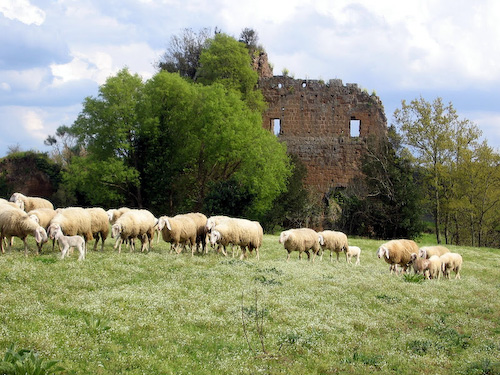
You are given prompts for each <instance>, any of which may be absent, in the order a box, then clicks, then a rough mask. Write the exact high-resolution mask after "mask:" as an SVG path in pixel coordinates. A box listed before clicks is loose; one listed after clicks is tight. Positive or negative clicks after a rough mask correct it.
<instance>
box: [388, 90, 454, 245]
mask: <svg viewBox="0 0 500 375" xmlns="http://www.w3.org/2000/svg"><path fill="white" fill-rule="evenodd" d="M394 120H395V123H396V125H398V126H399V129H400V131H401V132H402V134H403V139H404V142H405V143H406V144H407V145H408V146H409V147H410V149H411V151H412V152H413V154H414V155H415V158H416V161H417V163H418V164H419V165H420V166H421V167H423V168H424V169H425V170H426V171H427V172H428V178H427V181H426V184H427V186H429V188H430V191H429V202H430V205H431V207H432V215H433V218H434V224H435V233H436V240H437V242H438V243H441V232H440V227H441V225H442V210H441V201H442V197H441V194H442V191H443V186H444V185H445V180H446V179H447V167H446V166H447V165H449V164H450V161H451V156H452V154H451V152H452V149H453V136H454V127H455V124H456V122H457V121H458V120H459V119H458V115H457V113H456V110H455V109H454V108H453V105H452V104H451V103H449V104H448V105H447V106H445V105H444V104H443V101H442V99H441V98H436V99H435V100H434V101H433V102H432V103H429V102H427V101H426V100H425V99H424V98H422V97H420V98H419V99H414V100H412V101H411V102H410V103H407V102H406V101H405V100H403V101H402V103H401V108H399V109H396V111H395V112H394Z"/></svg>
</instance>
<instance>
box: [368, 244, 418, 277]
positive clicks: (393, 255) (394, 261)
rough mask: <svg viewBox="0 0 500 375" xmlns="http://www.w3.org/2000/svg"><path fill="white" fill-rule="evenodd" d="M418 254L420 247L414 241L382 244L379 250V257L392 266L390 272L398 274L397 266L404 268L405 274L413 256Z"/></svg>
mask: <svg viewBox="0 0 500 375" xmlns="http://www.w3.org/2000/svg"><path fill="white" fill-rule="evenodd" d="M417 253H418V245H417V244H416V243H415V241H412V240H405V239H401V240H391V241H389V242H386V243H384V244H382V245H381V246H380V247H379V248H378V250H377V257H379V258H384V260H385V261H386V262H387V263H389V264H390V267H389V270H390V271H391V274H392V272H393V271H395V272H396V273H398V270H397V266H398V265H400V266H401V267H403V271H402V272H403V273H405V272H406V269H407V268H408V263H409V262H410V260H411V254H417Z"/></svg>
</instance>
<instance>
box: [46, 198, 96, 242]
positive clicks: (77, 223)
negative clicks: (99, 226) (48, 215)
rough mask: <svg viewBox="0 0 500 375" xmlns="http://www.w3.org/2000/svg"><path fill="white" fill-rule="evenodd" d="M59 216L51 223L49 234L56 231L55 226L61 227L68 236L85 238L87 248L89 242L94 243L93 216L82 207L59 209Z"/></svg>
mask: <svg viewBox="0 0 500 375" xmlns="http://www.w3.org/2000/svg"><path fill="white" fill-rule="evenodd" d="M56 211H57V214H56V215H55V216H54V217H53V218H52V220H51V221H50V225H49V229H48V234H49V236H50V234H51V232H52V231H54V230H56V226H55V224H57V225H59V226H60V227H61V230H62V232H63V233H64V234H65V235H67V236H76V235H77V234H78V235H80V236H83V238H84V239H85V246H86V245H87V242H88V241H92V240H93V239H94V236H93V235H92V215H91V214H90V212H88V211H87V210H86V209H84V208H81V207H68V208H61V209H57V210H56Z"/></svg>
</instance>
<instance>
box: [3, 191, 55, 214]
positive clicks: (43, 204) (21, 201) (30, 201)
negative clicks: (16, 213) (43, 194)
mask: <svg viewBox="0 0 500 375" xmlns="http://www.w3.org/2000/svg"><path fill="white" fill-rule="evenodd" d="M9 200H10V201H11V202H15V203H16V204H18V205H19V207H20V208H21V210H24V211H26V212H29V211H31V210H36V209H37V208H52V209H54V205H53V204H52V202H50V201H49V200H47V199H45V198H38V197H27V196H26V195H23V194H21V193H14V194H12V195H11V197H10V199H9Z"/></svg>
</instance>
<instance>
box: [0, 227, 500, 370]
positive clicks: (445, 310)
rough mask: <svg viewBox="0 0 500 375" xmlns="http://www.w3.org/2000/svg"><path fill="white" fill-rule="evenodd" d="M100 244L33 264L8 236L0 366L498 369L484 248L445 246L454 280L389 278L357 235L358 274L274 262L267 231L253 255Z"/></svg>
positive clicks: (496, 314) (498, 288)
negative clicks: (10, 355) (12, 358)
mask: <svg viewBox="0 0 500 375" xmlns="http://www.w3.org/2000/svg"><path fill="white" fill-rule="evenodd" d="M30 241H31V240H30ZM113 242H114V241H113V240H112V239H110V238H108V240H107V241H106V246H105V249H104V251H103V252H94V251H92V250H90V251H89V252H88V255H87V259H86V260H85V261H82V262H78V261H77V256H78V254H77V252H74V253H73V254H72V255H71V256H70V257H69V258H66V259H64V260H61V259H60V253H58V252H55V251H54V252H52V251H50V247H51V246H48V245H47V244H46V245H45V247H44V252H43V253H42V254H41V255H39V256H35V255H34V253H33V250H34V249H35V244H34V241H31V242H30V249H31V250H32V252H31V253H30V255H29V256H28V257H25V256H24V254H23V251H22V249H23V245H22V242H21V241H20V240H19V239H16V241H15V246H14V247H13V249H12V251H10V252H7V253H6V254H3V255H0V281H1V289H0V360H1V359H2V358H3V357H4V353H7V352H9V350H10V351H11V352H12V351H13V350H23V349H26V350H33V351H34V352H33V353H36V358H37V359H38V361H40V362H44V363H48V361H51V360H57V361H58V363H57V365H58V366H60V367H62V368H64V370H61V371H58V372H57V373H63V374H300V375H303V374H363V373H374V374H465V375H476V374H500V250H498V249H487V248H471V247H456V246H450V249H451V250H452V251H455V252H458V253H460V254H462V256H463V259H464V266H463V270H462V279H461V280H455V279H451V280H443V279H441V280H439V281H437V280H425V281H421V280H415V279H412V278H410V279H408V278H404V277H403V276H401V275H394V274H393V275H391V274H390V273H389V265H388V264H386V263H385V262H384V261H383V260H381V259H378V258H377V257H376V256H375V252H376V250H377V248H378V246H379V245H380V244H381V243H382V242H383V241H375V240H368V239H350V244H351V245H356V246H359V247H361V249H362V254H361V265H359V266H355V265H353V264H347V263H346V260H345V257H343V256H341V259H340V262H338V263H337V262H336V261H334V262H330V260H329V255H328V254H325V256H324V258H323V261H319V259H318V258H317V259H316V262H315V263H314V264H313V263H312V262H308V261H307V260H306V259H307V257H305V259H304V260H302V261H299V260H298V254H297V253H293V254H292V256H291V259H290V261H289V262H286V261H285V259H286V251H285V250H284V249H283V247H282V245H280V244H279V243H278V236H274V235H265V236H264V244H263V247H262V248H261V252H260V260H259V261H257V260H256V259H255V255H254V254H252V255H250V257H249V259H248V260H244V261H241V260H239V259H238V258H237V257H235V258H233V257H231V255H229V256H228V257H224V256H222V255H220V254H217V253H215V252H210V253H209V254H208V255H195V256H194V257H191V254H189V253H182V254H179V255H177V254H171V253H170V245H168V244H166V243H164V242H160V243H159V244H156V243H155V244H154V247H153V249H152V250H151V251H150V252H149V253H140V252H134V253H130V252H128V251H122V253H121V254H118V253H117V252H116V251H114V250H113V247H112V245H113ZM431 242H432V241H431V239H428V238H424V239H422V240H421V241H420V242H419V245H421V246H423V245H428V244H431ZM89 248H90V246H89ZM452 277H454V274H452ZM417 281H420V282H417ZM9 348H10V349H9ZM53 369H55V367H53Z"/></svg>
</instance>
